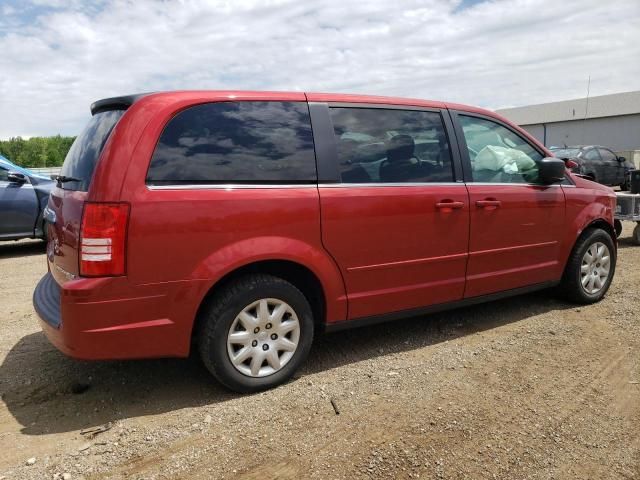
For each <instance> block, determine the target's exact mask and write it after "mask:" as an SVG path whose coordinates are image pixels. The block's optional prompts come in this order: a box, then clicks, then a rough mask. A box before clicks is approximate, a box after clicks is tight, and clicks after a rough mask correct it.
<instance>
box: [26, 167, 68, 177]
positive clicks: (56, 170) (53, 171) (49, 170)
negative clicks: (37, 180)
mask: <svg viewBox="0 0 640 480" xmlns="http://www.w3.org/2000/svg"><path fill="white" fill-rule="evenodd" d="M29 170H31V171H32V172H34V173H38V174H40V175H47V176H51V175H60V170H62V167H43V168H30V169H29Z"/></svg>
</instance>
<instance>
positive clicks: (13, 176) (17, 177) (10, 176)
mask: <svg viewBox="0 0 640 480" xmlns="http://www.w3.org/2000/svg"><path fill="white" fill-rule="evenodd" d="M7 180H9V181H10V182H12V183H20V184H23V183H26V181H27V176H26V175H25V174H24V173H19V172H9V173H7Z"/></svg>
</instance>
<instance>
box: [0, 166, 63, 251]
mask: <svg viewBox="0 0 640 480" xmlns="http://www.w3.org/2000/svg"><path fill="white" fill-rule="evenodd" d="M54 183H55V182H54V181H53V180H52V179H51V178H49V177H46V176H43V175H38V174H37V173H34V172H32V171H30V170H27V169H25V168H21V167H19V166H17V165H15V164H13V163H11V162H10V161H9V160H7V159H6V158H5V157H3V156H2V155H0V240H19V239H21V238H43V239H46V228H44V219H43V212H44V209H45V207H46V206H47V201H48V199H49V193H50V192H51V189H52V188H53V185H54Z"/></svg>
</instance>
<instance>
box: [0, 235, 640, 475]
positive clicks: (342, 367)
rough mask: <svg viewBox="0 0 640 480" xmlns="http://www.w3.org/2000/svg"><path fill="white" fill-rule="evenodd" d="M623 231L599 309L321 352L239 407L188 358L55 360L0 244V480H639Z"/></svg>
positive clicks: (469, 323) (487, 316)
mask: <svg viewBox="0 0 640 480" xmlns="http://www.w3.org/2000/svg"><path fill="white" fill-rule="evenodd" d="M631 227H632V224H627V225H626V226H625V230H624V232H623V234H622V238H621V240H620V250H619V259H618V268H617V272H616V277H615V279H614V282H613V285H612V287H611V290H610V291H609V294H608V295H607V296H606V298H605V299H604V300H603V301H602V302H601V303H599V304H596V305H591V306H576V305H571V304H567V303H564V302H562V301H559V300H556V299H555V298H554V297H553V296H552V295H551V294H550V293H549V292H540V293H536V294H531V295H526V296H522V297H517V298H512V299H508V300H503V301H498V302H493V303H488V304H484V305H480V306H475V307H470V308H465V309H461V310H456V311H452V312H447V313H442V314H437V315H431V316H426V317H419V318H413V319H408V320H401V321H397V322H393V323H388V324H384V325H379V326H375V327H371V328H364V329H357V330H352V331H346V332H342V333H336V334H332V335H326V336H323V337H320V338H318V339H317V341H316V342H315V344H314V348H313V350H312V353H311V356H310V358H309V360H308V361H307V363H306V365H305V366H304V368H303V369H302V371H301V372H300V373H299V374H298V375H297V376H296V378H295V379H294V380H293V381H292V382H290V383H288V384H287V385H284V386H281V387H279V388H277V389H275V390H271V391H268V392H264V393H260V394H255V395H244V396H242V395H236V394H232V393H229V392H228V391H226V390H224V389H223V388H222V387H221V386H220V385H218V384H217V383H216V382H215V381H214V380H213V379H212V378H211V377H210V376H209V375H208V374H207V372H206V371H205V370H204V368H203V367H202V366H201V365H200V363H199V362H198V361H197V359H196V358H195V357H194V358H192V359H186V360H176V359H169V360H148V361H135V362H133V361H132V362H95V363H91V362H78V361H74V360H71V359H68V358H66V357H65V356H64V355H62V354H61V353H59V352H58V351H56V350H55V349H54V348H53V347H52V346H51V345H50V344H49V343H48V342H47V340H46V338H45V337H44V335H43V334H42V333H41V331H40V329H39V326H38V323H37V320H36V317H35V314H34V312H33V308H32V305H31V294H32V291H33V288H34V286H35V284H36V282H37V281H38V279H39V278H40V277H41V276H42V274H43V273H44V271H45V269H46V262H45V256H44V248H43V245H42V243H41V242H36V241H25V242H18V243H5V244H0V292H2V294H1V297H2V300H1V301H0V322H1V325H2V328H1V329H0V394H1V400H0V478H6V479H7V480H8V479H14V478H18V479H22V478H49V479H51V478H63V475H64V474H66V475H65V476H64V478H72V479H75V478H87V479H99V478H116V479H120V478H131V479H142V478H144V479H152V478H158V479H169V478H171V479H176V478H185V479H186V478H195V479H200V478H202V479H205V478H255V479H264V478H285V479H288V478H290V479H298V478H319V479H320V478H321V479H324V478H349V479H351V478H450V479H463V478H504V479H525V478H535V479H547V478H557V479H585V478H591V479H595V478H606V479H633V478H638V479H640V247H634V246H633V245H632V243H631V240H630V238H629V237H630V235H631ZM332 401H333V404H332ZM334 405H335V408H334ZM337 412H339V414H337ZM94 427H99V428H98V430H97V431H93V432H91V431H90V432H87V429H92V428H94ZM100 430H105V431H102V432H101V431H100Z"/></svg>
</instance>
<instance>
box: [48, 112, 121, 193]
mask: <svg viewBox="0 0 640 480" xmlns="http://www.w3.org/2000/svg"><path fill="white" fill-rule="evenodd" d="M122 115H124V110H110V111H106V112H101V113H97V114H95V115H94V116H93V117H91V120H90V121H89V124H88V125H87V126H86V127H85V129H84V130H83V131H82V133H81V134H80V135H78V137H77V138H76V139H75V141H74V142H73V145H71V149H70V150H69V153H67V156H66V158H65V159H64V164H63V165H62V170H61V171H60V175H63V176H65V177H73V178H75V179H77V181H69V182H65V183H63V184H62V188H64V189H65V190H82V191H85V192H86V191H87V190H88V189H89V185H90V184H91V177H92V176H93V171H94V170H95V168H96V164H97V163H98V158H100V153H102V149H103V148H104V144H105V143H106V142H107V139H108V138H109V134H110V133H111V131H112V130H113V127H115V125H116V123H118V120H120V118H121V117H122Z"/></svg>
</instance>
